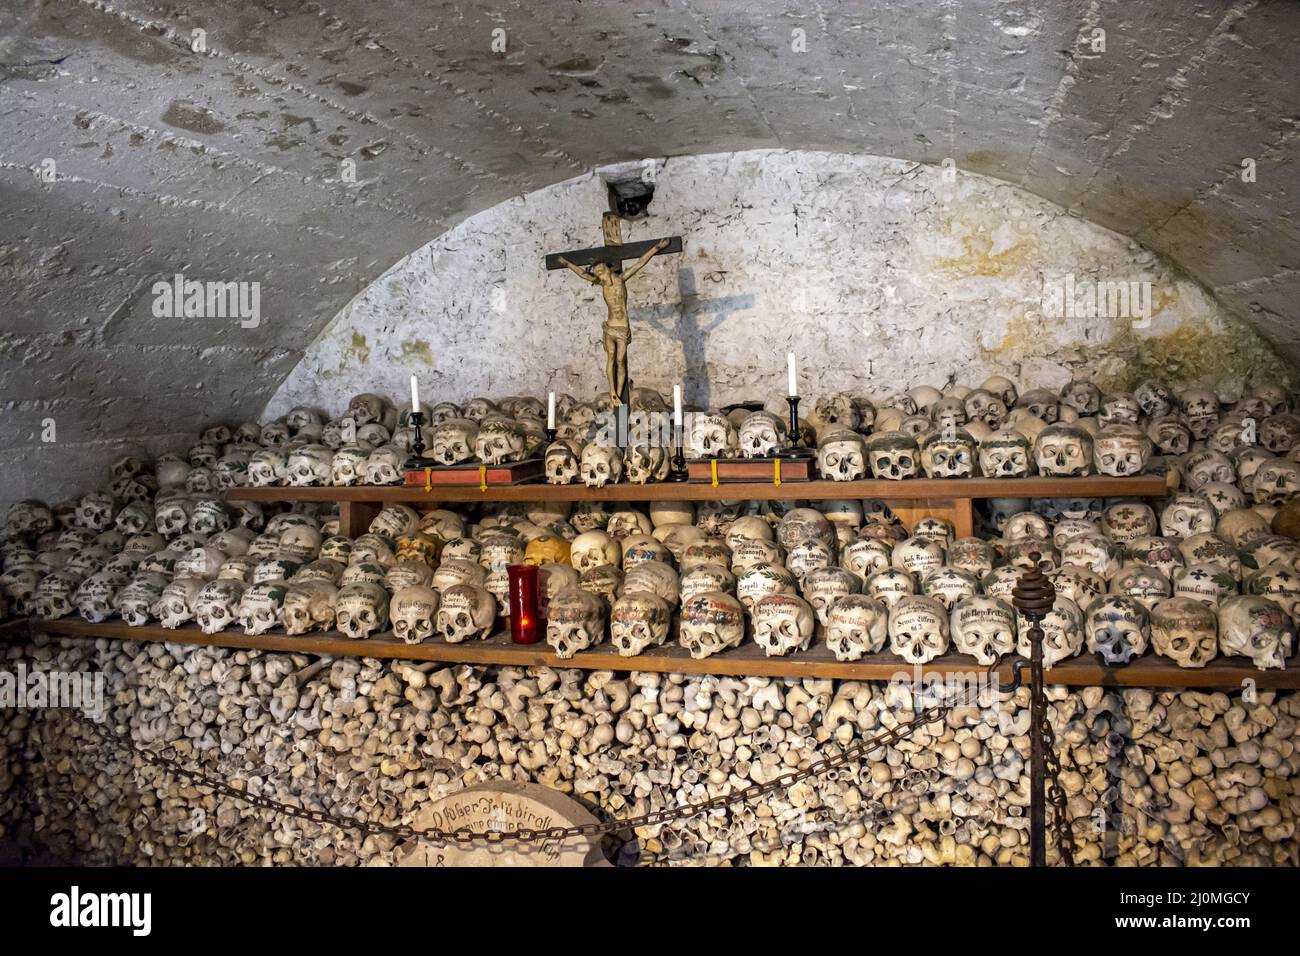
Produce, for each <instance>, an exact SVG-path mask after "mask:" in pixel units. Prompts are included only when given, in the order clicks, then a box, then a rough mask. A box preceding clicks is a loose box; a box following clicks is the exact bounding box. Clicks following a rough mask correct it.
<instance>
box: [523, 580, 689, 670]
mask: <svg viewBox="0 0 1300 956" xmlns="http://www.w3.org/2000/svg"><path fill="white" fill-rule="evenodd" d="M651 596H653V595H651ZM606 607H607V605H606V604H605V602H604V601H603V600H602V599H601V598H600V597H599V596H597V595H595V594H593V593H591V592H590V591H587V590H585V589H584V588H582V587H581V586H579V587H570V588H566V589H565V590H563V591H561V592H560V593H559V594H557V595H555V597H553V598H552V599H551V602H550V605H549V606H548V609H547V612H546V643H547V644H549V645H550V646H551V648H552V649H553V650H554V651H555V655H556V657H559V658H561V659H568V658H570V657H572V656H573V655H574V654H576V653H578V652H579V651H585V650H587V649H588V648H590V647H594V646H595V645H597V644H599V643H601V642H602V641H603V640H604V639H605V614H606ZM664 630H665V633H666V631H667V624H665V625H664Z"/></svg>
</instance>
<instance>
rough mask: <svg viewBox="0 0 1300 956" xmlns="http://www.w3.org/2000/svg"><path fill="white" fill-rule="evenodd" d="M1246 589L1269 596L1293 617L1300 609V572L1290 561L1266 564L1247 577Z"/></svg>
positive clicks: (1247, 591) (1262, 595)
mask: <svg viewBox="0 0 1300 956" xmlns="http://www.w3.org/2000/svg"><path fill="white" fill-rule="evenodd" d="M1245 590H1246V593H1248V594H1256V595H1259V596H1261V597H1266V598H1268V599H1269V600H1270V601H1272V602H1273V603H1274V604H1276V605H1278V606H1279V607H1281V608H1282V610H1284V611H1286V612H1287V613H1288V614H1290V615H1292V616H1293V617H1294V616H1296V613H1297V609H1300V574H1297V573H1296V569H1295V568H1294V567H1293V566H1292V565H1291V564H1290V563H1288V562H1285V561H1274V562H1271V563H1269V564H1265V565H1264V566H1263V567H1261V568H1259V570H1257V571H1255V572H1253V573H1252V574H1251V575H1250V576H1249V577H1248V578H1247V579H1246V588H1245Z"/></svg>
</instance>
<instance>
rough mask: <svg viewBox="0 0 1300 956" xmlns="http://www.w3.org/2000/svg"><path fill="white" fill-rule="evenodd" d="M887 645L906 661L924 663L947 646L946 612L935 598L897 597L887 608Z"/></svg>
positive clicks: (943, 650)
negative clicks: (888, 608)
mask: <svg viewBox="0 0 1300 956" xmlns="http://www.w3.org/2000/svg"><path fill="white" fill-rule="evenodd" d="M889 649H890V650H891V651H892V652H893V653H895V654H897V655H898V656H899V657H901V658H902V659H903V660H904V661H906V662H907V663H909V664H925V663H928V662H929V661H932V660H934V659H935V658H936V657H938V656H939V655H940V654H943V653H944V652H945V651H947V650H948V612H947V611H946V610H944V607H943V605H942V604H940V603H939V602H938V601H936V600H934V598H929V597H925V596H924V595H920V594H907V595H904V596H902V597H900V598H899V599H898V600H897V601H896V602H895V603H894V605H893V606H892V607H891V608H890V610H889Z"/></svg>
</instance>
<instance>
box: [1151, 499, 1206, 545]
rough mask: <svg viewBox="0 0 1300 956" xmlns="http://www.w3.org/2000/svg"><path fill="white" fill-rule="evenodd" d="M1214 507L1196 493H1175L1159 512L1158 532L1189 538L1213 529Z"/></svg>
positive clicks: (1172, 536)
mask: <svg viewBox="0 0 1300 956" xmlns="http://www.w3.org/2000/svg"><path fill="white" fill-rule="evenodd" d="M1216 521H1217V515H1216V514H1215V511H1214V507H1213V506H1212V505H1211V504H1210V503H1209V502H1208V501H1207V500H1206V499H1205V498H1204V497H1203V496H1202V495H1199V494H1196V493H1190V494H1182V495H1175V496H1174V497H1173V498H1171V499H1170V501H1169V503H1168V504H1167V505H1165V507H1164V509H1163V510H1162V511H1161V512H1160V533H1161V534H1163V535H1165V536H1167V537H1171V538H1190V537H1191V536H1192V535H1194V534H1204V533H1205V532H1207V531H1213V530H1214V526H1215V523H1216Z"/></svg>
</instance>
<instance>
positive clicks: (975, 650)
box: [948, 595, 1016, 667]
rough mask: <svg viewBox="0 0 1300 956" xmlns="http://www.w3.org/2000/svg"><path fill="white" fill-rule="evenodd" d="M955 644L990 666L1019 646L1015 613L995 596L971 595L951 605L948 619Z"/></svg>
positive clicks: (964, 652) (981, 662) (961, 650)
mask: <svg viewBox="0 0 1300 956" xmlns="http://www.w3.org/2000/svg"><path fill="white" fill-rule="evenodd" d="M948 628H949V633H950V634H951V636H952V643H953V646H954V647H955V648H956V649H957V651H958V652H960V653H962V654H969V655H971V656H972V657H974V658H975V660H976V662H977V663H979V664H982V665H984V666H985V667H991V666H992V665H994V664H996V663H997V662H998V659H999V658H1000V657H1002V656H1003V655H1004V654H1010V653H1011V652H1012V651H1013V650H1015V647H1016V615H1015V611H1013V610H1012V609H1011V606H1010V605H1008V604H1007V603H1006V602H1005V601H1003V600H1001V599H1000V598H996V597H987V596H976V595H970V596H968V597H965V598H963V599H962V600H960V601H958V602H957V603H956V604H955V605H953V607H952V611H951V613H950V615H949V619H948Z"/></svg>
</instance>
